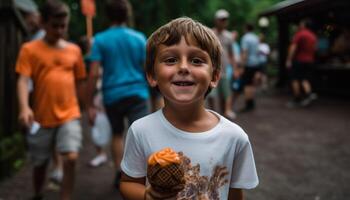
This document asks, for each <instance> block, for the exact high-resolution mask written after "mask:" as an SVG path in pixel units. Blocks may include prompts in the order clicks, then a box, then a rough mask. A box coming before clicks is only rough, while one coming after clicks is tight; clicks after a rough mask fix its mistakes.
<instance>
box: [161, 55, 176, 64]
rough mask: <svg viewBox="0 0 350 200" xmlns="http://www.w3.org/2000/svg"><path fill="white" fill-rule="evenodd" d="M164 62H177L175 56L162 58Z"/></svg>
mask: <svg viewBox="0 0 350 200" xmlns="http://www.w3.org/2000/svg"><path fill="white" fill-rule="evenodd" d="M164 62H165V63H166V64H174V63H176V62H177V59H176V58H175V57H170V58H166V59H164Z"/></svg>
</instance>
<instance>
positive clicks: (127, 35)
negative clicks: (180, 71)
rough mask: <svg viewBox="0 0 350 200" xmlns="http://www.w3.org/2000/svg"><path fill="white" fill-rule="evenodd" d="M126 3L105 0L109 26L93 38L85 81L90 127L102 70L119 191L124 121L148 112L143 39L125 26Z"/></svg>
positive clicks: (93, 116) (104, 101)
mask: <svg viewBox="0 0 350 200" xmlns="http://www.w3.org/2000/svg"><path fill="white" fill-rule="evenodd" d="M129 6H130V5H129V3H128V1H126V0H107V1H106V7H105V10H106V15H107V17H108V19H109V20H110V27H109V28H108V29H107V30H105V31H103V32H101V33H98V34H97V35H96V36H95V39H94V43H93V45H92V52H91V55H90V61H91V65H90V72H89V80H88V100H89V120H90V123H92V124H93V122H94V120H95V117H96V108H95V106H94V105H93V95H92V94H93V91H94V90H95V88H96V82H97V79H98V77H99V67H100V66H101V67H102V69H103V70H102V71H103V75H102V94H103V103H104V107H105V110H106V113H107V116H108V119H109V121H110V123H111V126H112V133H113V137H112V145H111V146H112V156H113V160H114V164H115V168H116V176H115V179H114V184H115V186H116V187H117V188H119V181H120V161H121V159H122V156H123V133H124V119H125V118H127V119H128V123H129V124H131V123H132V122H133V121H135V120H136V119H139V118H141V117H143V116H145V115H147V114H148V113H149V108H148V98H149V92H148V85H147V81H146V77H145V73H144V69H143V65H144V61H145V55H146V50H145V49H146V38H145V36H144V35H143V34H142V33H140V32H138V31H135V30H133V29H131V28H128V27H127V26H126V22H127V21H128V16H129V10H130V7H129Z"/></svg>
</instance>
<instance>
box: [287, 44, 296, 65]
mask: <svg viewBox="0 0 350 200" xmlns="http://www.w3.org/2000/svg"><path fill="white" fill-rule="evenodd" d="M296 49H297V45H296V44H295V43H292V44H291V45H290V46H289V49H288V55H287V60H286V67H287V68H290V67H291V66H292V59H293V57H294V54H295V51H296Z"/></svg>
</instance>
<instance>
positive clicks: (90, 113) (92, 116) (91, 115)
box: [87, 106, 97, 126]
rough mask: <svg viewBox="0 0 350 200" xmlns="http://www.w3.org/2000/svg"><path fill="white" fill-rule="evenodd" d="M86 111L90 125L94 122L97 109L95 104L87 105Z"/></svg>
mask: <svg viewBox="0 0 350 200" xmlns="http://www.w3.org/2000/svg"><path fill="white" fill-rule="evenodd" d="M87 112H88V116H89V124H90V125H91V126H92V125H94V124H95V119H96V115H97V109H96V108H95V106H89V107H88V109H87Z"/></svg>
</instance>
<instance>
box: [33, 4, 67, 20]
mask: <svg viewBox="0 0 350 200" xmlns="http://www.w3.org/2000/svg"><path fill="white" fill-rule="evenodd" d="M40 14H41V18H42V20H43V22H47V21H48V20H49V19H50V18H51V17H52V18H61V17H69V7H68V6H67V4H65V3H64V2H62V1H60V0H47V1H46V2H45V3H44V4H43V6H42V7H41V8H40Z"/></svg>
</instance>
